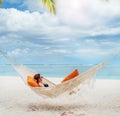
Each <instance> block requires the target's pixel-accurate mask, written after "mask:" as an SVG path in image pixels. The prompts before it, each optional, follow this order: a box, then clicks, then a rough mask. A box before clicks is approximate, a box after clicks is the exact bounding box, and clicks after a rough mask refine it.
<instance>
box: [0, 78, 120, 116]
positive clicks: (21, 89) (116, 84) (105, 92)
mask: <svg viewBox="0 0 120 116" xmlns="http://www.w3.org/2000/svg"><path fill="white" fill-rule="evenodd" d="M49 79H50V80H51V81H53V82H56V83H59V82H60V80H61V79H60V78H49ZM0 82H1V84H0V116H120V80H96V81H95V82H94V86H93V87H90V86H88V85H84V86H82V88H80V90H79V91H77V93H75V94H72V95H69V94H68V95H66V96H64V95H63V96H60V97H58V98H54V99H50V98H45V99H44V98H41V97H40V96H38V95H36V94H35V93H33V92H32V91H31V89H30V88H29V87H28V86H26V85H25V84H24V82H23V81H22V80H21V78H20V77H6V76H1V77H0Z"/></svg>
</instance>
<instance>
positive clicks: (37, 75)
mask: <svg viewBox="0 0 120 116" xmlns="http://www.w3.org/2000/svg"><path fill="white" fill-rule="evenodd" d="M34 79H35V80H36V81H37V83H39V79H40V74H35V75H34Z"/></svg>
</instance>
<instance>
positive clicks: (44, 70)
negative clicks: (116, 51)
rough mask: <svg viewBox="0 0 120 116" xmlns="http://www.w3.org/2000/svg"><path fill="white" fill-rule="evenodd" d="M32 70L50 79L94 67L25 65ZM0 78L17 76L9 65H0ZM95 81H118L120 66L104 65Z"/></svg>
mask: <svg viewBox="0 0 120 116" xmlns="http://www.w3.org/2000/svg"><path fill="white" fill-rule="evenodd" d="M25 65H26V66H27V67H29V68H31V69H32V70H34V71H36V72H38V73H40V74H41V75H42V76H43V77H47V78H51V77H57V78H64V77H65V76H66V75H68V74H69V73H70V72H72V71H73V70H74V69H78V70H79V72H80V73H84V72H85V71H86V70H88V69H90V68H91V67H93V66H94V65H92V64H89V65H81V64H80V65H78V64H74V65H68V64H64V65H63V64H61V65H59V64H58V65H57V64H49V65H43V64H25ZM0 76H19V75H18V74H17V73H16V72H15V70H14V69H13V68H12V66H11V65H9V64H7V65H0ZM95 77H96V78H97V79H120V65H106V66H105V67H103V68H102V69H101V70H99V71H98V72H97V73H96V76H95Z"/></svg>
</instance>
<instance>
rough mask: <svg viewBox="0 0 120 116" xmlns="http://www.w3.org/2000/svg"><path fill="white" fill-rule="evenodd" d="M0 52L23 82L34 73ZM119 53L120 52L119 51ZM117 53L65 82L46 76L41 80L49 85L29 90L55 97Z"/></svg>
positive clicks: (91, 75)
mask: <svg viewBox="0 0 120 116" xmlns="http://www.w3.org/2000/svg"><path fill="white" fill-rule="evenodd" d="M0 53H1V54H2V55H3V56H4V57H5V58H6V59H7V61H8V62H9V63H10V64H11V65H12V67H13V68H14V69H15V71H16V72H17V73H18V74H19V75H20V77H21V79H22V80H23V81H24V83H25V84H27V76H28V75H31V76H33V75H35V74H37V72H35V71H33V70H31V69H29V68H28V67H26V66H24V65H22V64H16V63H15V62H14V61H13V60H12V59H11V58H10V57H9V56H8V55H7V54H6V53H4V52H3V51H0ZM119 54H120V53H119ZM119 54H117V55H114V56H112V57H110V58H108V59H107V60H105V61H104V62H102V63H100V64H98V65H96V66H94V67H92V68H90V69H89V70H87V71H86V72H84V73H82V74H80V75H78V76H76V77H75V78H72V79H70V80H68V81H66V82H63V83H60V84H58V85H56V84H55V83H53V82H51V81H49V80H48V79H46V78H43V82H45V83H47V84H48V85H49V87H31V86H29V87H30V88H31V90H32V91H34V92H35V93H36V94H38V95H40V96H41V97H45V96H46V97H50V98H54V97H57V96H59V95H61V94H63V93H65V92H67V91H70V90H72V89H74V88H76V87H78V86H79V85H80V84H81V83H83V82H84V81H85V80H87V79H90V78H92V77H93V75H95V74H96V72H97V71H98V70H100V69H101V68H103V67H104V66H105V65H106V64H107V63H109V62H110V61H111V60H112V59H114V58H116V57H117V56H118V55H119Z"/></svg>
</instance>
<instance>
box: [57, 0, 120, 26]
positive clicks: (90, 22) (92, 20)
mask: <svg viewBox="0 0 120 116" xmlns="http://www.w3.org/2000/svg"><path fill="white" fill-rule="evenodd" d="M119 6H120V1H119V0H110V1H109V2H104V1H103V0H84V1H83V0H74V1H73V0H59V1H57V15H58V17H59V18H60V20H61V21H62V22H63V23H65V24H68V25H71V26H83V27H85V26H87V27H88V26H92V27H94V26H100V25H104V24H105V23H107V22H108V21H110V20H111V19H114V17H118V16H120V14H119V12H120V7H119Z"/></svg>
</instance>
